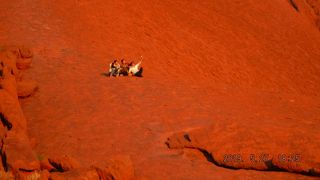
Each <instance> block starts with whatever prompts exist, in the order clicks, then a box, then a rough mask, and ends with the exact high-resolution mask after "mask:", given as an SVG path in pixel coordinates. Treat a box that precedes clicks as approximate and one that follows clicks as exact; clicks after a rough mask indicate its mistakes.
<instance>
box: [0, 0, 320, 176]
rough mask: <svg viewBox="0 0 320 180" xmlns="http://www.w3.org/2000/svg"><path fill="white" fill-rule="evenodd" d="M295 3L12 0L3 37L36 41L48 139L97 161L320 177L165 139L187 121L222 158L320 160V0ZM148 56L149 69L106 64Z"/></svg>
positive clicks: (38, 112)
mask: <svg viewBox="0 0 320 180" xmlns="http://www.w3.org/2000/svg"><path fill="white" fill-rule="evenodd" d="M294 2H295V4H296V5H297V7H298V9H299V11H297V10H296V9H295V8H294V7H293V6H292V4H290V1H288V0H269V1H258V0H256V1H251V0H242V1H234V0H215V1H201V2H199V1H167V0H165V1H103V0H92V1H86V0H71V1H62V0H57V1H52V0H36V1H31V0H25V1H18V0H12V1H4V2H2V3H1V5H0V17H1V18H2V19H1V25H2V26H1V27H2V28H1V29H0V41H1V42H2V43H3V44H4V45H10V44H26V45H27V46H28V47H32V50H33V61H32V66H31V67H30V69H28V70H26V71H27V72H28V73H26V74H25V75H26V78H33V79H35V80H36V82H38V83H39V91H38V92H37V93H35V94H34V96H32V97H31V98H27V99H21V100H20V102H21V104H22V108H23V112H24V115H25V116H26V119H27V123H28V129H27V130H28V135H29V136H30V137H31V138H35V139H36V141H37V144H36V146H35V149H34V150H35V152H36V153H37V154H43V155H45V156H46V157H56V156H59V155H62V154H67V155H71V156H72V157H74V158H75V160H76V161H77V162H79V163H80V166H83V167H84V168H85V167H87V166H88V165H92V164H96V163H98V164H99V163H102V162H107V161H108V159H110V158H111V157H113V156H115V155H116V154H127V155H129V156H130V158H131V160H132V163H133V167H134V176H135V178H137V179H144V178H145V179H186V178H190V179H199V178H201V179H213V178H215V179H219V178H220V179H226V178H228V179H237V178H239V177H245V178H248V179H270V178H275V179H297V178H312V177H309V176H304V175H300V174H294V173H288V172H267V171H256V170H237V171H235V170H232V169H228V168H224V167H218V166H216V165H214V164H212V163H210V162H207V161H205V160H203V157H202V156H200V155H199V153H197V152H196V153H192V152H191V153H190V152H189V153H190V156H193V157H191V158H190V156H189V155H186V153H188V152H186V151H184V150H181V149H180V150H169V149H168V148H167V146H166V145H165V141H166V139H167V137H172V136H171V135H172V134H175V133H177V132H188V133H190V136H191V138H195V139H196V140H197V141H199V144H197V146H196V145H195V144H193V145H194V146H196V147H202V148H204V149H206V150H207V151H208V152H212V153H213V155H216V157H220V158H221V157H223V155H224V154H227V153H239V152H240V153H252V154H255V153H260V150H261V149H260V148H266V150H267V151H268V152H267V153H270V154H272V155H277V154H278V153H282V152H283V153H296V150H298V151H299V152H298V153H301V157H302V159H301V161H303V162H302V163H303V164H304V165H305V166H306V169H307V170H308V169H309V168H310V167H314V168H317V167H318V164H319V158H317V155H318V154H319V150H318V149H319V148H318V145H319V144H318V140H317V138H318V135H317V134H318V133H317V132H318V131H319V128H318V126H317V124H318V123H319V120H320V119H319V111H320V105H319V102H320V101H319V90H320V83H319V82H320V62H319V60H320V49H319V45H320V33H319V30H318V28H317V27H316V25H317V16H316V14H317V8H314V7H316V6H314V5H310V4H311V3H315V4H316V5H317V7H318V1H312V2H311V1H298V0H296V1H294ZM20 53H21V52H20ZM141 55H142V56H143V57H144V60H143V67H144V78H140V79H137V78H106V77H104V76H101V75H100V74H101V73H102V72H103V71H106V68H107V67H108V63H109V62H110V61H111V60H112V59H113V58H122V57H123V58H126V59H127V60H129V59H133V60H135V61H137V60H138V58H139V57H140V56H141ZM17 63H18V61H17ZM28 67H29V65H28ZM22 69H23V68H22ZM14 76H16V75H14ZM12 78H13V76H12ZM15 78H16V77H15ZM8 87H13V86H11V85H8ZM11 91H12V92H14V91H13V90H10V92H11ZM219 124H220V125H219ZM225 128H227V129H225ZM194 129H200V130H197V131H194ZM198 131H200V132H202V133H208V134H209V135H210V136H209V137H207V136H200V135H197V133H195V132H198ZM264 132H266V133H264ZM194 133H195V135H193V134H194ZM268 133H269V134H268ZM200 134H201V133H200ZM178 137H181V136H178ZM274 138H275V139H274ZM177 144H178V145H177V146H178V147H181V143H177ZM266 144H270V146H268V145H266ZM217 146H218V147H217ZM187 151H188V150H187ZM304 157H306V159H304ZM217 160H220V159H219V158H218V159H217ZM304 160H305V161H304ZM227 165H228V164H227ZM277 165H279V164H277ZM232 166H235V165H232ZM99 167H103V165H99ZM177 167H179V168H177ZM237 168H253V169H263V168H265V167H264V165H263V164H262V165H261V167H260V165H259V167H253V166H249V165H248V166H247V165H245V164H242V165H241V166H239V167H238V166H237ZM281 169H282V170H284V171H291V170H292V171H294V172H301V171H299V169H294V168H293V167H291V166H290V167H289V165H288V164H286V165H284V167H281ZM75 171H77V172H79V171H78V169H77V170H75ZM130 172H131V171H130ZM67 173H71V174H72V173H73V172H67ZM79 173H80V172H79ZM75 174H76V173H75ZM93 174H94V173H93ZM62 176H63V175H62Z"/></svg>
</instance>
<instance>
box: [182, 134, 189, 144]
mask: <svg viewBox="0 0 320 180" xmlns="http://www.w3.org/2000/svg"><path fill="white" fill-rule="evenodd" d="M183 137H184V139H186V140H187V141H189V142H191V139H190V137H189V134H185V135H183Z"/></svg>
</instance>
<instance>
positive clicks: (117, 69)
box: [104, 59, 143, 77]
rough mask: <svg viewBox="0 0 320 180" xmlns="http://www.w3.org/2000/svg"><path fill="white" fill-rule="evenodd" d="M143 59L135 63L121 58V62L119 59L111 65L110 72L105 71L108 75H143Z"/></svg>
mask: <svg viewBox="0 0 320 180" xmlns="http://www.w3.org/2000/svg"><path fill="white" fill-rule="evenodd" d="M141 63H142V59H141V61H140V62H139V63H137V64H134V62H133V61H131V62H130V63H127V62H126V61H125V60H124V59H121V60H120V63H118V60H114V61H113V62H112V63H110V65H109V72H108V73H104V75H106V76H109V77H111V76H116V77H118V76H128V75H129V76H138V77H142V71H143V68H142V67H141Z"/></svg>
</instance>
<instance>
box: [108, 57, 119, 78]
mask: <svg viewBox="0 0 320 180" xmlns="http://www.w3.org/2000/svg"><path fill="white" fill-rule="evenodd" d="M119 69H120V64H119V63H118V60H114V61H113V62H112V63H110V65H109V76H118V75H119Z"/></svg>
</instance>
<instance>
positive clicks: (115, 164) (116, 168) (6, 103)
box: [0, 46, 134, 180]
mask: <svg viewBox="0 0 320 180" xmlns="http://www.w3.org/2000/svg"><path fill="white" fill-rule="evenodd" d="M1 49H2V51H1V52H0V118H1V122H2V125H0V139H1V141H0V155H1V156H0V160H1V162H2V164H0V179H14V178H15V179H52V180H55V179H68V178H73V179H121V180H122V179H123V180H126V179H132V178H133V176H134V173H133V165H132V162H131V160H130V157H128V156H119V157H118V156H117V157H115V158H114V159H110V161H109V162H107V163H106V164H105V166H103V167H101V166H91V167H88V168H83V167H80V165H79V163H78V162H77V161H76V160H75V159H74V158H72V157H70V156H68V155H61V156H58V157H49V158H39V157H37V155H36V153H35V151H34V150H33V149H32V143H31V142H30V140H29V137H28V134H27V121H26V118H25V117H24V114H23V112H22V109H21V107H20V103H19V100H18V97H19V98H25V97H29V96H30V95H32V94H33V93H34V92H35V91H36V90H37V88H38V86H37V83H36V81H34V80H26V79H24V78H23V76H22V71H21V70H24V69H27V68H28V67H30V65H31V62H32V57H33V53H32V51H31V50H30V49H29V48H26V47H17V46H8V47H4V48H1Z"/></svg>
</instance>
